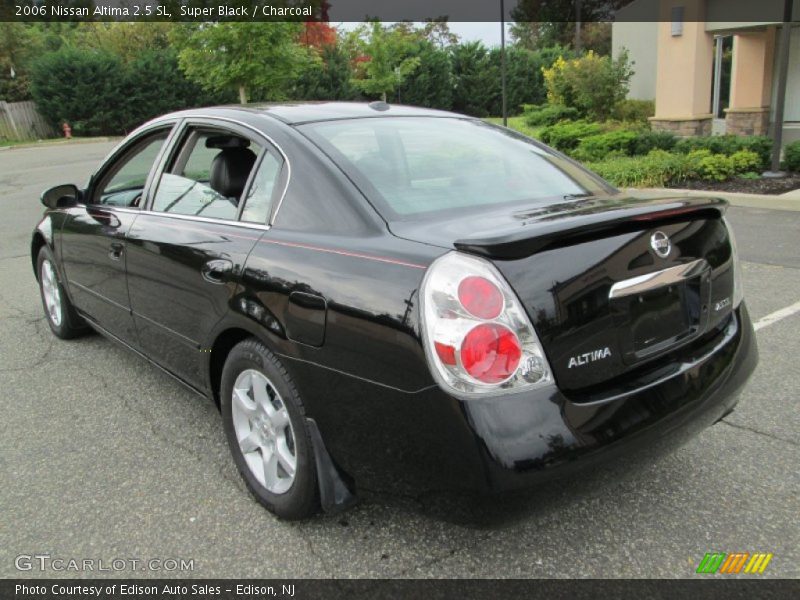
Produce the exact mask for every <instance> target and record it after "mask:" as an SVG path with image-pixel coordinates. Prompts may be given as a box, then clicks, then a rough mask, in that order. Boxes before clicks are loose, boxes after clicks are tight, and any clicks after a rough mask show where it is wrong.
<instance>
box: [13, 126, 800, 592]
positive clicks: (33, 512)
mask: <svg viewBox="0 0 800 600" xmlns="http://www.w3.org/2000/svg"><path fill="white" fill-rule="evenodd" d="M112 146H113V144H111V143H107V142H106V143H90V144H71V145H68V146H64V145H62V146H43V147H36V148H18V149H13V150H2V151H0V207H1V208H2V213H0V356H2V362H1V363H0V390H2V393H1V394H0V407H2V414H3V417H2V424H0V428H2V437H1V438H0V450H1V452H2V460H0V474H1V476H2V479H1V480H0V508H1V513H0V576H2V577H15V576H20V575H24V576H46V577H53V576H75V574H74V573H69V572H53V571H45V572H40V571H38V570H32V571H29V572H25V573H20V572H19V571H17V570H16V568H15V557H17V556H18V555H21V554H34V553H45V554H49V555H51V556H52V557H62V558H66V559H69V558H77V559H83V558H95V559H101V558H102V559H105V560H111V559H114V558H123V559H125V558H139V559H150V558H157V559H167V558H179V559H180V558H182V559H193V561H194V570H193V571H191V572H190V573H182V574H181V575H191V576H195V577H277V578H280V577H691V576H694V571H695V569H696V567H697V564H698V562H699V560H700V559H701V558H702V557H703V555H704V554H705V553H706V552H712V551H719V552H771V553H773V554H774V558H773V559H772V562H771V563H770V564H769V567H768V569H767V570H766V572H765V573H764V574H763V575H761V576H760V577H800V525H798V522H799V520H798V514H800V467H799V466H800V410H799V409H800V405H799V404H798V392H800V368H798V357H800V313H795V314H793V315H791V316H788V317H786V318H784V319H782V320H780V321H777V322H775V323H773V324H771V325H767V326H764V327H762V328H760V329H759V331H758V334H757V336H758V342H759V346H760V351H761V362H760V365H759V367H758V370H757V372H756V374H755V375H754V377H753V378H752V379H751V381H750V383H749V385H748V387H747V389H746V390H745V392H744V394H743V396H742V398H741V401H740V404H739V407H738V409H737V410H736V412H734V413H733V414H731V415H730V416H728V417H726V419H725V420H724V421H723V422H721V423H719V424H717V425H715V426H714V427H712V428H711V429H708V430H706V431H705V432H704V433H703V434H701V435H700V436H699V437H697V438H695V439H694V440H692V441H691V442H690V443H689V444H688V445H686V446H684V447H683V448H682V449H680V450H679V451H678V452H676V453H674V454H672V455H670V456H667V457H664V458H662V459H660V460H658V461H657V462H652V463H647V464H645V465H639V466H637V467H636V468H635V469H632V470H628V469H626V468H624V466H621V467H618V468H616V469H615V470H612V471H602V472H598V473H597V474H594V475H592V476H589V477H585V478H582V479H580V480H570V481H564V482H559V483H557V484H554V485H551V486H549V487H547V488H546V489H541V490H536V491H534V492H530V493H526V494H523V495H519V496H513V497H503V498H500V499H493V500H487V501H483V502H477V501H464V500H463V499H460V498H454V497H449V496H441V495H436V494H429V495H421V496H419V497H403V498H397V497H386V496H382V495H377V494H374V493H373V494H371V493H364V494H362V496H361V503H360V504H359V505H357V506H356V507H355V508H354V509H352V510H350V511H349V512H347V513H345V514H343V515H338V516H335V517H326V516H321V517H318V518H316V519H313V520H311V521H307V522H302V523H285V522H281V521H278V520H276V519H275V518H274V517H272V516H271V515H270V514H269V513H267V512H266V511H264V510H263V509H262V508H261V507H260V506H259V505H258V504H256V502H255V501H254V500H252V499H251V497H250V496H249V494H248V493H247V492H246V490H245V488H244V486H243V484H242V483H241V482H240V480H239V477H238V474H237V473H236V470H235V466H234V464H233V461H232V459H231V458H229V454H228V449H227V447H226V445H225V441H224V438H223V434H222V427H221V420H220V416H219V413H218V412H217V410H216V408H215V407H214V406H213V405H212V404H211V403H210V402H208V401H205V400H203V399H201V398H199V397H197V396H195V395H193V394H192V393H191V392H188V391H187V390H185V389H184V388H183V387H181V386H180V385H179V384H177V383H176V382H174V381H173V380H171V379H170V378H169V377H167V376H166V375H163V374H161V373H160V372H159V371H158V370H156V369H155V368H153V367H151V366H149V365H148V364H147V363H145V362H144V361H143V360H141V359H139V358H138V357H136V356H134V355H133V354H130V353H128V352H127V351H125V350H123V349H121V348H119V347H118V346H116V345H115V344H113V343H111V342H109V341H106V340H105V339H103V338H102V337H100V336H98V335H91V336H88V337H85V338H82V339H79V340H75V341H70V342H63V341H59V340H57V339H56V338H55V337H54V336H52V335H51V333H50V331H49V329H48V327H47V323H46V322H45V320H44V316H43V314H42V308H41V304H40V301H39V296H38V290H37V285H36V282H35V280H34V277H33V273H32V270H31V260H30V233H31V230H32V228H33V227H34V225H35V223H36V222H37V220H38V219H39V216H40V215H41V213H42V206H41V205H40V204H39V201H38V196H39V193H40V192H41V191H42V190H43V189H44V188H46V187H49V186H51V185H55V184H57V183H65V182H75V183H83V182H84V181H85V179H86V177H87V176H88V174H89V173H90V172H91V171H92V170H93V169H94V168H95V166H96V165H97V163H98V162H99V161H100V160H101V159H102V157H103V156H104V155H105V154H106V153H107V152H108V151H109V150H110V148H111V147H112ZM729 214H730V217H731V220H732V222H733V223H734V226H735V229H736V232H737V236H738V239H739V247H740V254H741V256H742V258H743V261H744V265H743V269H744V276H745V294H746V299H747V302H748V305H749V307H750V311H751V314H752V316H753V319H754V320H759V319H762V318H764V317H765V316H767V315H769V314H771V313H773V312H775V311H777V310H780V309H783V308H785V307H789V306H792V305H794V304H795V303H797V302H798V301H800V212H789V211H773V210H764V209H755V208H739V207H733V208H731V210H730V212H729ZM111 574H112V575H113V574H116V575H118V576H126V577H132V576H157V577H164V576H171V575H178V573H174V572H164V571H158V572H134V571H131V570H123V571H119V572H116V573H114V572H112V573H111ZM86 575H91V574H84V576H86ZM706 577H708V576H706ZM719 577H722V576H719Z"/></svg>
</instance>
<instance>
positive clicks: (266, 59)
mask: <svg viewBox="0 0 800 600" xmlns="http://www.w3.org/2000/svg"><path fill="white" fill-rule="evenodd" d="M301 29H302V24H301V23H290V22H281V23H277V22H270V23H247V22H239V23H229V22H224V23H199V24H196V23H191V24H184V25H182V26H180V27H176V28H175V29H174V30H173V32H172V34H171V39H172V42H173V44H174V45H175V47H176V48H177V49H178V63H179V64H180V67H181V69H182V70H183V71H184V73H186V76H187V77H188V78H189V79H191V80H193V81H196V82H197V83H199V84H200V85H201V86H203V87H204V88H205V89H207V90H212V91H216V92H224V91H225V90H231V89H233V90H237V91H238V93H239V101H240V102H241V103H242V104H245V103H247V101H248V100H249V99H250V96H251V95H254V96H257V97H258V98H259V99H264V100H276V99H282V98H284V97H285V96H286V92H287V90H288V89H289V88H290V85H291V84H292V82H293V80H294V79H295V78H296V77H297V76H298V75H299V73H300V72H301V70H302V68H303V67H304V66H307V65H308V63H309V61H310V60H311V57H310V55H309V53H308V52H307V50H306V49H305V48H304V47H303V46H301V45H300V44H298V43H297V38H298V36H299V34H300V31H301Z"/></svg>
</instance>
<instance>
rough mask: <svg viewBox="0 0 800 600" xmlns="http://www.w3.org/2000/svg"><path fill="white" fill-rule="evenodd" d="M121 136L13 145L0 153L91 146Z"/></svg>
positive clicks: (114, 139)
mask: <svg viewBox="0 0 800 600" xmlns="http://www.w3.org/2000/svg"><path fill="white" fill-rule="evenodd" d="M122 137H123V136H113V135H109V136H101V137H91V138H71V139H69V140H67V139H56V140H42V141H41V142H30V143H25V144H15V145H13V146H0V152H3V151H5V150H18V149H19V150H22V149H25V148H43V147H45V146H72V145H75V144H92V143H95V142H116V141H118V140H121V139H122Z"/></svg>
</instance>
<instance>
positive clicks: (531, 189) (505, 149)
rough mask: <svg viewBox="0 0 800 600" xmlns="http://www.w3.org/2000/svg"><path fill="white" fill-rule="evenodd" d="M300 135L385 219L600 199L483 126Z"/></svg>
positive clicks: (336, 127) (387, 127)
mask: <svg viewBox="0 0 800 600" xmlns="http://www.w3.org/2000/svg"><path fill="white" fill-rule="evenodd" d="M303 130H304V132H305V133H306V134H307V135H309V136H310V137H311V138H312V140H314V141H315V142H316V143H317V144H318V145H319V146H321V147H322V148H323V150H325V151H326V152H327V153H328V154H329V155H330V156H332V158H333V159H334V161H336V162H337V163H339V165H340V166H341V167H342V168H343V169H344V170H345V172H347V173H348V174H349V175H351V177H352V178H353V179H354V180H355V181H356V183H357V184H358V185H359V187H361V189H362V191H364V192H365V193H366V194H367V196H368V197H369V198H370V200H373V203H374V204H375V205H376V206H377V208H378V209H379V210H380V211H381V212H382V213H384V216H385V217H386V218H388V219H393V218H395V219H408V218H414V217H419V216H425V215H429V214H431V213H437V212H451V211H455V210H464V209H481V208H484V207H490V206H494V205H505V204H509V205H514V204H520V205H523V206H525V205H535V204H542V203H547V202H563V200H564V198H565V197H566V198H571V197H575V196H584V195H587V194H599V193H602V192H604V191H606V190H604V189H603V187H602V185H601V184H600V183H599V182H598V181H597V180H596V179H594V178H593V177H592V176H591V175H589V174H588V173H587V172H586V171H584V170H583V169H581V168H580V167H578V166H577V165H575V164H574V163H571V162H570V161H568V160H566V159H564V158H562V157H560V156H558V155H556V154H553V153H551V152H548V151H547V150H546V149H544V148H542V147H540V146H539V145H537V144H535V143H533V142H531V141H530V140H527V139H525V138H522V137H520V136H517V135H515V134H512V133H510V132H507V131H505V130H503V129H499V128H496V127H492V126H490V125H488V124H486V123H483V122H482V121H477V120H471V119H457V118H429V117H420V118H409V117H395V118H391V117H386V118H373V119H353V120H344V121H327V122H319V123H312V124H308V125H305V126H304V127H303Z"/></svg>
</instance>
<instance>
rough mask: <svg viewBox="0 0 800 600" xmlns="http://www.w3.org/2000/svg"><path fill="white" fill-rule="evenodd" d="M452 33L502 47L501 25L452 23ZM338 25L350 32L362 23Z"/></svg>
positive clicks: (464, 40) (467, 40) (468, 40)
mask: <svg viewBox="0 0 800 600" xmlns="http://www.w3.org/2000/svg"><path fill="white" fill-rule="evenodd" d="M448 24H449V25H450V31H452V32H453V33H455V34H456V35H458V36H459V37H460V38H461V41H462V42H472V41H478V40H480V41H482V42H483V43H484V44H485V45H486V46H489V47H491V46H499V45H500V23H497V22H494V23H466V22H451V23H448ZM331 25H338V26H340V27H341V28H342V29H345V30H350V29H354V28H356V27H358V26H359V25H362V23H331ZM508 26H509V24H508V23H506V43H508Z"/></svg>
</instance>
